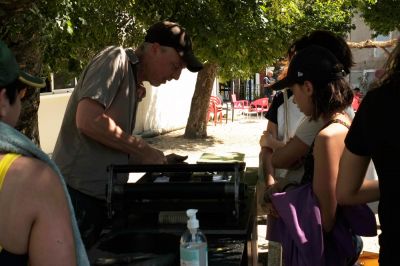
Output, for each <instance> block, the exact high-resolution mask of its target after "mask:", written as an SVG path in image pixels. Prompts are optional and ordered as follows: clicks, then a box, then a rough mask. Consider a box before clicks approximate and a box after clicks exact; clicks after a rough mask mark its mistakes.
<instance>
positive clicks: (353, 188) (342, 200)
mask: <svg viewBox="0 0 400 266" xmlns="http://www.w3.org/2000/svg"><path fill="white" fill-rule="evenodd" d="M369 163H370V158H369V157H365V156H359V155H356V154H354V153H352V152H350V151H349V150H348V149H347V148H345V149H344V152H343V155H342V158H341V160H340V166H339V174H338V181H337V185H336V197H337V201H338V203H339V204H346V205H354V204H361V203H367V202H373V201H377V200H379V195H380V193H379V181H378V180H365V179H364V177H365V173H366V172H367V169H368V165H369Z"/></svg>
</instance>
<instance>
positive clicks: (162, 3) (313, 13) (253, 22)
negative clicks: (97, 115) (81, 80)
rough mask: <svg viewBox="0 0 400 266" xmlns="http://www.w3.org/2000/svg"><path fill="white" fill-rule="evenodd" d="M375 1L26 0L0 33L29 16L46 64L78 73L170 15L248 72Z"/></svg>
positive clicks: (234, 69)
mask: <svg viewBox="0 0 400 266" xmlns="http://www.w3.org/2000/svg"><path fill="white" fill-rule="evenodd" d="M373 2H374V1H373V0H369V1H361V0H332V1H326V0H311V1H306V0H185V1H182V0H112V1H111V0H80V1H73V0H51V1H50V0H38V1H34V3H35V5H33V6H32V5H31V6H29V8H30V12H22V13H21V14H17V13H14V16H12V18H8V19H7V22H9V23H7V25H2V26H1V33H2V34H4V32H5V31H8V33H7V34H10V31H11V32H12V33H13V34H15V33H17V32H20V34H22V35H25V36H26V35H27V34H28V33H27V32H26V31H24V27H26V22H25V21H26V20H28V19H29V21H30V22H32V24H33V25H34V29H35V33H36V34H38V35H39V36H40V43H41V44H40V46H41V48H42V49H41V50H42V51H43V55H44V63H45V65H47V66H48V67H47V68H46V69H48V71H53V72H58V71H61V70H64V71H65V70H68V71H72V72H73V73H72V75H78V74H79V73H80V72H81V71H82V66H84V65H85V64H86V62H87V61H88V60H89V59H90V58H91V57H93V55H94V54H95V53H97V52H98V51H99V50H100V49H102V48H104V47H105V46H107V45H123V46H133V47H135V46H137V45H138V44H139V43H140V42H141V41H142V40H143V37H144V33H145V30H146V29H147V28H148V27H149V26H150V25H151V24H153V23H154V22H156V21H159V20H165V19H168V20H174V21H178V22H179V23H180V24H182V25H183V26H184V27H185V28H186V29H187V30H188V32H189V33H190V34H191V36H192V39H193V43H194V49H195V51H196V54H197V55H198V56H199V57H200V58H201V59H202V60H203V61H204V62H210V63H215V64H217V65H218V66H219V68H218V70H219V75H220V76H223V77H225V78H231V77H240V78H246V77H249V76H251V75H253V73H255V72H259V71H260V70H261V69H263V68H264V67H265V66H266V65H271V64H273V63H274V62H275V61H276V60H278V59H279V58H281V57H282V56H284V54H285V52H286V50H287V48H288V46H289V45H290V43H291V42H293V41H294V40H295V39H297V38H298V37H300V36H301V35H303V34H305V33H307V32H310V31H311V30H314V29H329V30H332V31H334V32H336V33H340V34H344V33H346V32H348V31H349V30H350V29H351V28H352V27H353V26H352V25H351V17H352V14H353V12H354V8H355V4H360V3H362V4H363V7H364V8H365V9H368V10H370V9H371V8H375V6H376V5H377V3H375V5H373V4H374V3H373ZM380 2H382V1H380ZM384 2H391V1H384ZM365 3H368V5H367V4H365ZM26 5H27V4H26ZM399 6H400V5H399ZM0 7H1V6H0ZM25 7H27V6H25ZM387 12H389V11H387ZM367 14H369V13H367ZM389 14H391V13H389ZM397 14H398V13H397ZM21 16H22V17H23V18H24V20H21V19H20V17H21ZM370 16H372V15H370ZM397 17H398V16H397ZM0 18H1V17H0ZM10 21H13V23H10ZM5 27H8V28H7V29H5ZM380 27H383V26H380ZM71 61H72V62H74V63H73V64H71V63H70V62H71ZM77 62H79V63H77Z"/></svg>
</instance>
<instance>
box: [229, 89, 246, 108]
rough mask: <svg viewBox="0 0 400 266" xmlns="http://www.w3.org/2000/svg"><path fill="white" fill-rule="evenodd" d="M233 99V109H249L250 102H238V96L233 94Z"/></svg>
mask: <svg viewBox="0 0 400 266" xmlns="http://www.w3.org/2000/svg"><path fill="white" fill-rule="evenodd" d="M231 99H232V106H233V109H239V110H242V111H243V110H245V109H246V108H248V107H249V101H248V100H237V99H236V94H234V93H232V94H231Z"/></svg>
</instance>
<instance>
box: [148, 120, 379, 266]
mask: <svg viewBox="0 0 400 266" xmlns="http://www.w3.org/2000/svg"><path fill="white" fill-rule="evenodd" d="M266 127H267V120H266V119H264V118H256V117H248V118H245V117H240V116H239V117H237V118H236V119H235V121H234V122H231V121H228V123H225V120H224V121H223V123H222V124H217V125H216V126H214V125H212V124H211V123H210V124H209V126H208V128H207V133H208V136H209V137H208V138H206V139H197V140H188V139H184V138H183V134H184V129H181V130H176V131H173V132H170V133H168V134H164V135H161V136H157V137H154V138H151V139H148V141H149V142H150V143H151V144H153V145H154V146H155V147H157V148H159V149H161V150H163V151H164V153H165V154H168V153H177V154H180V155H188V156H189V158H188V160H187V162H189V163H195V162H196V161H197V160H198V159H199V158H200V156H201V154H203V153H204V152H215V153H218V152H221V151H224V152H240V153H244V154H245V160H246V166H247V167H258V153H259V144H258V141H259V137H260V134H261V133H262V131H263V130H265V128H266ZM258 219H259V221H260V222H259V226H258V247H259V254H260V257H261V258H262V259H260V265H262V264H265V259H264V258H265V257H266V256H265V255H266V252H267V251H268V241H266V240H265V232H266V226H265V223H264V220H265V217H263V216H262V214H260V215H259V217H258ZM364 250H366V251H370V252H376V253H378V251H379V245H378V240H377V237H369V238H364Z"/></svg>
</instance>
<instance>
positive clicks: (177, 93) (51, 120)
mask: <svg viewBox="0 0 400 266" xmlns="http://www.w3.org/2000/svg"><path fill="white" fill-rule="evenodd" d="M196 79H197V74H194V73H191V72H190V71H188V70H186V69H184V70H183V71H182V74H181V77H180V79H179V80H178V81H176V80H174V81H170V82H168V83H167V84H164V85H161V86H159V87H152V86H151V85H150V84H147V85H146V89H147V92H146V97H145V98H144V99H143V100H142V102H141V103H140V104H139V108H138V113H137V116H136V126H135V130H134V133H135V134H141V133H164V132H169V131H172V130H175V129H179V128H183V127H185V126H186V123H187V119H188V116H189V112H190V104H191V101H192V96H193V92H194V89H195V84H196ZM70 95H71V92H64V93H56V94H48V95H44V94H43V95H41V96H40V105H39V112H38V115H39V134H40V144H41V148H42V149H43V150H44V151H45V152H46V153H48V154H50V153H52V152H53V149H54V145H55V143H56V140H57V136H58V132H59V130H60V127H61V122H62V119H63V117H64V113H65V108H66V107H67V103H68V100H69V97H70Z"/></svg>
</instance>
